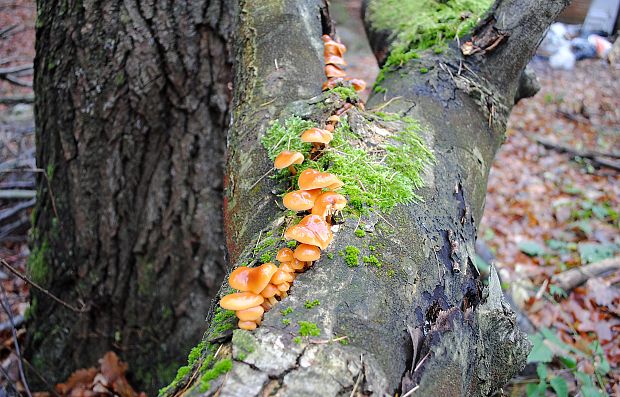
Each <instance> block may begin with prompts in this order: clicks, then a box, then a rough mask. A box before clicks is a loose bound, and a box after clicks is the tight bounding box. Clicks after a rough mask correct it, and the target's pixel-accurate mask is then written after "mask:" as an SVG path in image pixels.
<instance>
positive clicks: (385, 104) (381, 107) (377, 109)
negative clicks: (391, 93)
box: [369, 96, 403, 112]
mask: <svg viewBox="0 0 620 397" xmlns="http://www.w3.org/2000/svg"><path fill="white" fill-rule="evenodd" d="M402 98H403V97H402V96H395V97H394V98H391V99H390V100H389V101H387V102H386V103H384V104H382V105H381V106H377V107H376V108H373V109H370V110H369V112H378V111H379V110H381V109H383V108H384V107H386V106H387V105H389V104H390V103H392V101H396V100H398V99H402Z"/></svg>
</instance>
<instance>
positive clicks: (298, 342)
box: [293, 336, 301, 345]
mask: <svg viewBox="0 0 620 397" xmlns="http://www.w3.org/2000/svg"><path fill="white" fill-rule="evenodd" d="M293 342H295V343H297V344H298V345H300V344H301V336H296V337H294V338H293Z"/></svg>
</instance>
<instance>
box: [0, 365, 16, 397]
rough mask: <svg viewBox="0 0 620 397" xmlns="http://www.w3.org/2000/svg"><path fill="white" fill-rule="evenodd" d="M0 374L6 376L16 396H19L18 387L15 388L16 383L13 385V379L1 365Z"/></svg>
mask: <svg viewBox="0 0 620 397" xmlns="http://www.w3.org/2000/svg"><path fill="white" fill-rule="evenodd" d="M0 372H2V375H4V377H5V378H6V381H7V382H8V383H9V385H10V386H11V388H12V389H13V390H15V395H16V396H19V393H18V392H17V386H15V383H13V379H11V376H10V375H9V374H7V373H6V370H5V369H4V367H3V366H2V365H0Z"/></svg>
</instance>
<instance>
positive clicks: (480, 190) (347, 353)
mask: <svg viewBox="0 0 620 397" xmlns="http://www.w3.org/2000/svg"><path fill="white" fill-rule="evenodd" d="M512 3H517V2H502V1H500V2H498V4H496V6H495V8H494V10H495V11H494V12H496V14H494V15H498V14H497V12H500V11H497V10H502V9H504V7H505V6H506V5H508V6H510V5H512ZM521 3H522V4H525V6H524V8H523V9H522V11H524V12H525V14H526V15H531V14H528V13H527V12H529V11H531V10H530V9H529V8H528V7H532V8H536V9H537V10H538V11H539V12H541V10H542V11H544V12H543V15H544V21H543V20H542V19H540V18H534V19H533V20H530V19H527V18H526V19H524V20H520V21H519V23H521V24H522V26H516V27H515V26H513V27H512V30H511V32H512V33H511V34H512V35H511V37H510V41H506V42H504V43H500V45H499V47H497V54H499V53H503V54H504V55H503V57H504V59H500V58H501V57H500V56H498V57H496V58H493V60H492V61H491V60H487V58H489V59H490V58H492V57H489V56H484V55H483V56H476V57H469V58H465V57H463V55H462V54H461V50H460V48H457V47H456V46H452V47H451V48H450V49H449V50H447V51H445V52H444V53H442V54H441V55H438V54H435V53H433V52H431V51H429V52H427V53H425V54H424V55H423V56H422V57H421V58H420V59H419V60H417V61H416V62H415V63H414V62H410V63H407V64H405V65H403V66H402V67H401V68H400V69H398V70H396V71H392V72H388V73H387V74H386V77H385V80H384V81H383V82H382V83H381V86H382V87H383V88H385V90H386V92H385V93H382V94H378V95H375V96H372V97H371V98H370V99H369V101H368V104H367V108H369V109H372V108H382V110H384V111H389V112H392V113H397V114H400V115H402V116H409V117H413V118H414V119H416V120H418V121H419V122H420V123H421V125H422V126H423V129H424V138H425V140H426V142H427V143H428V145H429V146H430V147H431V148H432V150H433V152H434V154H435V157H436V161H435V163H434V164H433V166H432V167H429V169H428V171H427V174H426V175H425V181H426V187H424V188H423V189H420V191H419V192H418V193H419V194H420V195H421V196H422V198H423V201H422V202H417V203H414V204H411V205H407V206H398V207H396V208H395V209H394V210H393V211H392V212H391V213H389V214H382V215H379V214H376V213H373V214H374V215H368V216H364V217H362V219H361V223H362V224H364V225H366V228H367V230H369V231H370V233H369V235H368V236H367V237H364V239H363V240H360V238H359V237H356V236H355V235H354V233H353V232H354V230H355V229H356V227H357V225H358V224H359V223H360V220H359V219H351V218H346V219H345V222H344V224H343V225H341V227H340V229H339V231H338V233H337V234H336V237H335V239H334V241H333V243H332V245H331V246H330V247H329V248H328V250H327V253H330V252H331V253H333V254H336V255H335V256H334V259H333V260H330V259H329V258H328V257H326V255H323V256H322V258H321V259H320V260H319V261H318V262H317V263H316V264H315V265H314V266H313V267H312V268H311V269H310V270H308V271H306V272H305V273H303V274H301V275H299V276H298V277H297V279H296V280H295V283H294V285H293V287H292V289H291V291H290V295H289V296H288V297H287V298H286V299H284V300H283V301H282V302H281V303H280V304H279V305H280V306H279V307H278V306H277V307H276V308H275V309H273V310H271V311H269V312H267V313H266V315H265V318H264V320H263V323H262V325H261V326H260V327H259V328H258V329H257V330H256V331H254V332H251V333H250V332H247V331H241V330H235V331H233V332H232V339H231V333H230V332H228V333H227V332H225V331H223V330H225V329H226V327H222V324H221V323H218V321H221V320H220V319H213V320H212V321H211V326H210V329H209V331H208V332H207V333H206V335H205V338H204V342H205V344H204V345H202V347H201V349H202V353H201V356H200V358H199V359H197V360H195V361H192V362H191V363H190V364H191V365H190V367H191V370H190V371H189V372H188V374H187V375H186V376H184V377H181V378H180V379H179V381H178V383H176V384H175V385H174V387H172V388H170V389H168V390H167V392H166V393H165V394H166V395H174V394H175V393H178V392H180V391H183V392H184V393H186V394H190V395H199V394H207V395H218V396H236V395H244V396H246V395H247V396H254V395H277V396H316V395H321V396H344V395H353V394H356V395H393V394H394V393H406V392H408V391H412V390H413V391H412V393H413V394H412V395H420V396H430V395H448V396H457V395H461V396H465V395H490V394H491V393H493V392H494V391H495V390H496V389H497V388H498V387H500V386H501V385H502V384H503V383H504V382H506V381H507V380H508V379H509V378H510V377H511V376H512V375H514V374H515V373H516V372H517V371H518V370H519V369H520V368H522V366H523V365H524V363H525V357H526V355H527V352H528V342H527V339H526V337H525V335H524V334H523V333H522V332H521V331H520V330H519V329H518V327H517V326H516V323H515V316H514V314H513V312H512V311H511V309H510V308H509V306H508V305H507V304H506V303H505V301H504V299H503V297H502V292H501V288H500V286H499V281H498V278H497V274H496V273H495V271H494V270H493V271H492V272H491V275H490V277H489V285H488V286H487V287H483V285H482V283H481V280H480V277H479V273H478V272H477V271H476V269H475V267H474V265H473V257H474V241H475V236H476V227H477V225H478V222H479V221H480V218H481V216H482V212H483V207H484V197H485V192H486V182H487V176H488V172H489V168H490V166H491V162H492V160H493V157H494V155H495V152H496V151H497V149H498V147H499V146H500V143H501V142H502V140H503V134H504V132H505V126H506V121H507V118H508V115H509V112H510V109H511V107H512V105H513V103H514V97H515V90H516V86H517V80H518V77H519V75H520V74H521V71H522V69H523V68H524V67H525V64H526V63H527V59H528V57H529V56H530V55H531V53H532V51H533V49H534V47H535V46H536V44H537V42H538V40H539V38H540V35H541V34H542V32H543V30H544V26H543V25H544V24H545V23H546V24H549V23H551V21H552V20H553V17H554V15H555V13H557V12H559V11H560V10H561V7H560V6H559V4H560V3H565V2H563V1H555V2H545V3H549V5H548V8H545V7H544V6H543V4H542V3H541V4H534V2H521ZM528 5H529V6H528ZM508 8H510V7H508ZM526 11H527V12H526ZM499 15H501V12H500V14H499ZM325 21H326V20H325V5H324V4H323V2H322V1H320V0H314V1H301V0H299V1H283V0H280V1H277V0H274V1H268V2H261V7H258V4H257V3H256V2H253V1H244V2H242V6H241V10H240V24H239V32H238V37H237V40H236V45H237V54H236V56H237V58H236V61H237V66H236V68H235V70H236V74H235V79H236V80H235V81H236V84H235V101H234V113H233V115H234V123H233V126H232V129H231V132H230V135H229V144H228V147H229V158H228V171H227V176H228V184H227V189H226V208H225V217H226V233H227V239H228V240H227V242H228V247H229V250H230V253H231V256H230V258H231V261H232V262H234V263H236V264H237V265H240V264H247V263H248V261H249V262H254V263H256V261H257V258H254V257H253V256H252V248H253V247H255V246H256V245H257V244H258V242H259V241H260V238H261V237H260V236H261V235H263V234H264V233H267V232H269V231H272V232H273V231H275V232H276V233H277V232H278V231H280V230H281V229H280V228H281V227H282V223H283V222H285V217H284V212H283V211H282V210H280V209H279V208H278V207H277V205H276V204H275V201H276V200H277V198H276V197H275V196H274V195H273V193H274V192H276V193H278V192H280V191H282V189H283V188H285V186H281V185H278V184H276V182H274V181H273V180H270V179H268V178H263V176H264V174H265V173H267V172H268V170H269V169H270V168H271V164H270V162H269V159H268V157H267V154H266V152H265V151H264V150H263V148H262V146H261V144H260V137H261V136H262V135H263V134H264V133H265V131H266V129H267V128H268V126H269V122H270V121H272V120H275V119H283V118H284V117H286V116H288V115H291V114H296V115H299V116H301V117H304V118H307V119H311V120H320V119H321V118H323V117H325V115H326V114H329V112H330V111H333V109H334V108H337V107H338V106H339V105H342V103H338V99H337V98H330V100H331V102H329V101H327V102H326V101H324V99H325V97H322V96H318V97H314V98H313V96H315V95H318V94H319V92H320V83H321V81H322V80H323V75H322V70H321V66H322V62H321V52H322V47H321V43H320V41H319V40H320V36H321V34H322V33H326V30H327V29H329V24H327V23H325ZM484 24H488V20H487V21H485V22H484V23H483V26H484ZM528 27H529V28H531V29H530V30H528ZM370 30H371V31H372V29H370ZM523 32H531V33H528V34H532V35H533V37H527V38H522V37H521V35H522V34H523ZM371 39H372V37H371ZM376 42H382V43H385V40H383V41H381V40H377V41H376ZM508 42H510V43H511V45H510V48H511V49H512V51H521V52H520V54H517V56H515V55H509V53H508V52H507V50H506V49H505V48H504V46H506V43H508ZM273 43H277V46H276V45H273ZM506 47H508V46H506ZM488 54H489V53H487V55H488ZM274 59H275V60H277V65H279V67H277V66H276V63H275V62H274ZM508 59H514V60H515V64H514V65H513V64H511V65H510V67H508V66H506V65H507V64H508ZM487 62H489V63H488V64H489V65H490V64H493V65H494V66H493V68H501V67H504V66H506V67H508V69H510V70H508V71H507V73H508V76H509V77H505V78H504V77H502V78H498V77H497V76H496V75H497V74H501V73H503V70H502V69H492V68H491V67H490V66H487ZM502 65H504V66H502ZM421 67H424V68H425V69H427V70H429V72H428V73H420V68H421ZM308 98H310V99H308ZM318 102H322V106H315V105H316V104H317V103H318ZM348 117H349V121H350V122H351V123H352V124H354V123H358V126H357V127H358V128H359V129H360V131H361V130H364V131H366V132H365V133H370V134H372V128H365V126H366V127H367V126H368V125H367V124H368V121H367V119H366V118H365V117H364V112H362V111H360V110H359V109H353V110H351V111H350V112H349V113H348ZM261 178H262V179H261ZM259 180H260V181H261V182H260V183H256V182H257V181H259ZM370 244H372V245H375V246H378V247H381V248H380V251H381V252H380V253H381V256H382V258H384V260H385V261H386V263H389V264H390V266H391V268H392V269H393V270H394V272H393V273H392V274H391V275H387V274H386V273H385V272H383V271H381V270H380V269H375V268H372V267H367V266H360V267H356V268H350V267H347V266H346V265H345V263H344V260H343V258H341V257H340V256H338V254H337V253H338V252H340V251H341V250H343V249H344V248H345V247H346V246H347V245H354V246H358V247H360V248H362V250H363V251H362V252H363V253H366V252H365V251H364V250H365V249H366V248H367V247H368V245H370ZM226 289H227V288H226V286H225V285H224V287H223V290H224V291H225V290H226ZM313 300H318V301H320V306H318V307H317V308H314V309H312V310H309V309H307V308H305V302H306V301H313ZM280 308H291V309H292V313H290V314H288V315H287V316H286V319H287V321H284V322H283V321H282V320H283V319H284V316H285V315H284V314H283V313H281V312H280V310H279V309H280ZM289 320H290V324H289V325H287V324H286V323H287V322H288V321H289ZM302 320H303V321H310V322H314V323H316V324H317V325H318V327H319V329H320V336H319V337H318V338H310V339H308V338H304V339H302V340H301V343H297V342H299V341H297V342H295V340H294V337H295V336H296V335H297V332H298V326H297V324H298V321H302ZM342 336H346V337H347V341H348V344H347V345H341V344H339V343H337V342H334V341H333V339H334V338H337V337H342ZM216 351H217V353H216V354H215V355H216V356H218V354H219V357H220V358H221V357H227V356H228V357H231V358H232V360H233V366H232V369H231V371H230V372H229V373H227V374H226V375H221V376H219V377H216V379H213V377H210V376H209V375H205V376H206V377H203V378H202V381H201V377H202V376H203V375H202V373H201V372H203V371H204V370H205V368H208V367H209V366H210V365H212V362H213V361H214V360H213V354H214V353H215V352H216ZM205 379H207V380H209V382H208V383H205Z"/></svg>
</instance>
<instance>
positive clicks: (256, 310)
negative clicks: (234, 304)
mask: <svg viewBox="0 0 620 397" xmlns="http://www.w3.org/2000/svg"><path fill="white" fill-rule="evenodd" d="M264 313H265V309H263V307H262V306H254V307H251V308H249V309H244V310H237V312H236V313H235V314H236V315H237V317H238V318H239V320H241V321H256V320H260V319H261V318H262V317H263V314H264Z"/></svg>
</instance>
